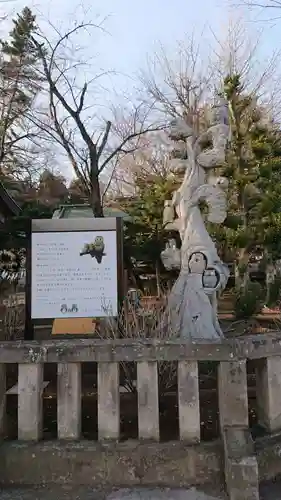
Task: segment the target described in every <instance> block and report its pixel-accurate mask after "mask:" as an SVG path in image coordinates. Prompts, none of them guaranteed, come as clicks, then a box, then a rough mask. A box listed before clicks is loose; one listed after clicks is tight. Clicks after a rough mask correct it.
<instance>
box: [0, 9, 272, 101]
mask: <svg viewBox="0 0 281 500" xmlns="http://www.w3.org/2000/svg"><path fill="white" fill-rule="evenodd" d="M230 3H232V4H233V3H235V0H233V1H232V0H194V1H192V0H173V2H171V1H170V0H141V1H140V0H135V1H132V0H94V1H93V0H81V1H80V0H55V1H49V0H37V1H36V0H35V1H32V2H28V0H11V1H10V2H9V1H8V2H7V1H5V2H4V3H2V4H1V2H0V5H1V9H0V11H1V13H3V14H9V17H10V18H11V14H12V13H15V12H17V11H20V10H21V9H22V8H23V7H24V6H25V5H28V6H30V7H31V8H32V9H33V10H34V12H35V13H36V14H37V17H38V22H40V25H41V26H43V28H44V31H45V33H47V34H48V35H49V36H50V37H52V36H53V35H54V32H53V31H52V30H51V28H50V24H49V22H48V21H51V22H52V24H53V25H55V26H56V27H57V28H58V29H59V30H60V32H62V33H63V32H65V31H67V29H69V28H70V27H73V22H75V21H76V22H77V23H78V24H79V23H80V22H81V21H82V22H83V21H85V20H86V21H92V22H97V23H100V22H101V21H102V20H103V27H104V29H105V30H106V33H105V32H102V31H101V30H93V31H92V32H91V36H87V35H86V34H85V33H83V32H79V33H78V34H77V35H76V38H75V44H76V45H77V47H79V46H83V47H84V49H83V51H82V52H81V54H82V55H83V59H84V60H85V59H88V60H90V59H93V61H94V66H95V69H94V70H93V71H99V70H103V71H113V70H114V71H115V72H116V73H117V75H118V76H116V75H112V76H110V80H109V81H108V82H107V86H105V88H104V90H103V89H100V92H99V95H98V97H97V98H96V100H97V101H98V102H99V105H103V106H104V108H106V106H107V103H108V102H110V101H112V95H113V97H114V94H112V90H114V91H115V92H116V94H120V93H124V92H125V93H128V94H130V92H133V89H134V86H135V85H136V74H137V73H138V72H139V71H140V69H141V68H144V66H145V64H146V61H147V58H148V56H151V55H152V54H153V53H154V52H155V49H156V48H157V47H159V44H162V45H164V46H165V47H168V48H169V51H170V52H169V53H170V55H171V57H172V54H173V47H175V45H176V41H177V40H184V39H185V38H188V37H189V36H190V35H191V34H192V33H193V34H195V37H196V38H197V41H200V45H201V50H202V51H204V50H206V51H208V50H209V49H210V46H212V45H214V43H215V38H216V37H218V38H222V37H223V35H224V34H225V32H226V29H227V26H228V22H229V18H230V17H231V18H232V19H233V18H234V16H237V18H238V17H239V16H240V14H239V13H237V11H238V9H236V14H233V9H232V10H231V7H230V6H229V5H230ZM237 3H239V0H237ZM232 7H233V5H232ZM251 19H253V17H252V18H251ZM9 26H10V25H9V23H8V21H4V22H2V24H1V26H0V36H1V37H4V36H6V34H7V30H8V28H9ZM247 26H248V30H249V32H253V33H255V32H256V31H257V30H259V29H260V24H258V23H254V22H250V23H248V25H247ZM260 43H261V47H260V48H261V53H262V54H263V55H264V56H265V57H268V58H269V57H270V56H271V54H272V53H273V51H274V50H276V49H277V48H280V45H281V37H280V23H279V22H274V23H273V22H271V23H270V24H267V25H266V29H265V30H264V33H263V36H262V39H261V42H260ZM93 74H94V73H93ZM82 78H83V75H82ZM88 78H89V75H87V79H88ZM103 103H104V104H103Z"/></svg>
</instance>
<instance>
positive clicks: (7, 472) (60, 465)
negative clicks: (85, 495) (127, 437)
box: [0, 435, 281, 499]
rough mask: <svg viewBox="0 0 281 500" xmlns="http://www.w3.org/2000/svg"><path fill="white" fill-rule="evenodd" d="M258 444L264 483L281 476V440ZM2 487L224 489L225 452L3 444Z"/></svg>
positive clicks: (217, 447)
mask: <svg viewBox="0 0 281 500" xmlns="http://www.w3.org/2000/svg"><path fill="white" fill-rule="evenodd" d="M256 444H257V446H256V449H257V460H258V466H259V479H260V481H262V480H270V479H272V478H274V477H276V476H278V475H279V474H281V436H280V435H279V436H274V437H268V438H262V439H259V440H258V441H257V443H256ZM233 460H234V461H235V459H233ZM0 483H1V484H2V485H7V486H8V485H48V484H57V485H66V484H68V485H85V486H90V487H92V488H101V487H104V488H113V487H128V488H130V487H134V486H148V487H156V486H159V487H168V488H181V487H183V488H184V487H185V488H188V487H191V486H196V485H207V486H208V485H210V486H211V485H213V486H214V487H215V489H218V488H219V489H220V488H221V487H223V485H224V466H223V451H222V445H221V443H219V442H212V443H203V444H202V443H201V444H200V445H195V446H187V445H185V444H184V443H181V442H169V443H146V442H143V443H139V442H135V441H128V442H125V443H108V444H101V443H96V442H93V441H80V442H58V441H54V442H39V443H22V442H4V443H2V444H1V445H0ZM244 499H245V497H244Z"/></svg>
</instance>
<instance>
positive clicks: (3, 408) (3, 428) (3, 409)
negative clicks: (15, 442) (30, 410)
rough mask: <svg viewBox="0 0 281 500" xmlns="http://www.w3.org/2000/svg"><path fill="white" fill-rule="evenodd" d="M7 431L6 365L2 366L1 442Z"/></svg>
mask: <svg viewBox="0 0 281 500" xmlns="http://www.w3.org/2000/svg"><path fill="white" fill-rule="evenodd" d="M5 431H6V365H4V364H0V440H1V439H2V438H3V437H4V436H5Z"/></svg>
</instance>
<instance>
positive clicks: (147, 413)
mask: <svg viewBox="0 0 281 500" xmlns="http://www.w3.org/2000/svg"><path fill="white" fill-rule="evenodd" d="M137 387H138V426H139V438H140V439H154V440H156V441H158V440H159V397H158V371H157V362H156V361H149V362H146V361H140V362H138V363H137Z"/></svg>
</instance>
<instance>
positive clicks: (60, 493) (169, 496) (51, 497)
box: [0, 487, 276, 500]
mask: <svg viewBox="0 0 281 500" xmlns="http://www.w3.org/2000/svg"><path fill="white" fill-rule="evenodd" d="M66 499H67V500H219V499H218V497H212V496H209V495H205V494H204V493H200V492H198V491H196V490H195V489H194V488H192V489H191V490H169V489H165V490H163V489H138V488H135V489H132V490H130V489H121V490H117V491H115V492H113V493H108V492H101V491H96V490H93V489H92V488H85V487H84V488H80V489H79V488H75V489H73V488H70V487H64V488H51V489H49V488H44V489H42V488H39V489H35V488H31V489H30V488H25V489H14V488H9V489H6V490H2V491H1V492H0V500H66ZM275 500H276V499H275Z"/></svg>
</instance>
